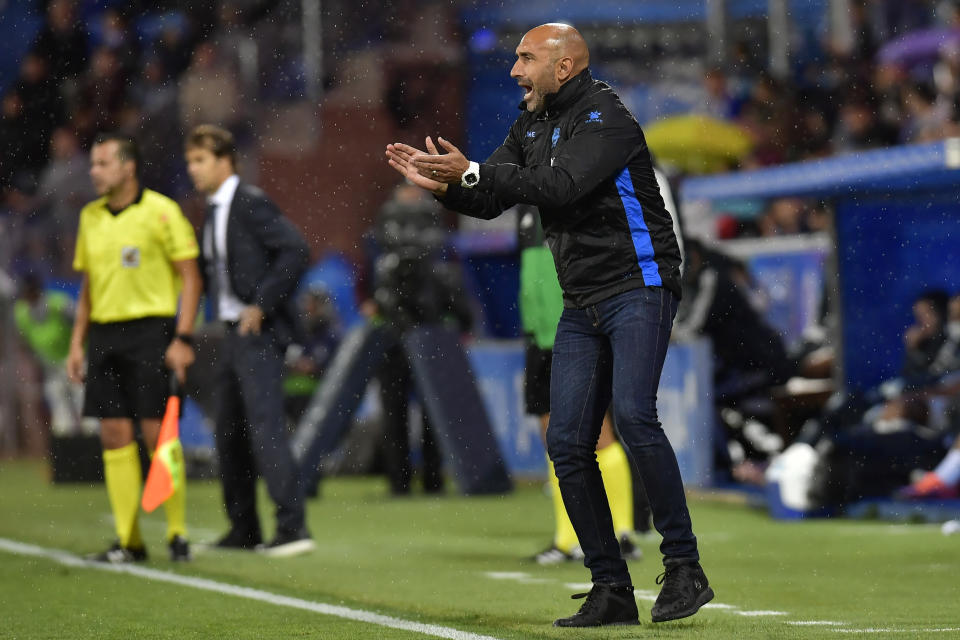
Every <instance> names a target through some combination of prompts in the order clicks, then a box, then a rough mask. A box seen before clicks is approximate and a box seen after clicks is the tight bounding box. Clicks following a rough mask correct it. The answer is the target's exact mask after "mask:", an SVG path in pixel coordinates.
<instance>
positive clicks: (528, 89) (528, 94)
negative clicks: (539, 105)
mask: <svg viewBox="0 0 960 640" xmlns="http://www.w3.org/2000/svg"><path fill="white" fill-rule="evenodd" d="M518 84H519V85H520V88H521V89H523V99H524V100H529V99H530V98H532V97H533V87H532V86H531V85H529V84H523V83H522V82H521V83H518Z"/></svg>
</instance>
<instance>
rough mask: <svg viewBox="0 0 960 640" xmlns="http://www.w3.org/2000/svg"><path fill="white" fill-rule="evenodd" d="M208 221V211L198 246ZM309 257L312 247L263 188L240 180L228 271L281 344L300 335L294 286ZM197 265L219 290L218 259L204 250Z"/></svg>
mask: <svg viewBox="0 0 960 640" xmlns="http://www.w3.org/2000/svg"><path fill="white" fill-rule="evenodd" d="M212 222H213V221H212V216H208V219H207V220H206V221H205V222H204V225H203V238H202V242H201V244H200V246H201V247H204V248H205V247H206V246H207V236H208V234H212V233H213V224H212ZM210 241H211V242H212V241H213V238H212V237H211V238H210ZM309 260H310V250H309V248H308V246H307V241H306V240H305V239H304V238H303V235H302V234H301V233H300V231H299V230H298V229H297V228H296V227H295V226H294V225H293V223H291V222H290V221H289V220H287V219H286V218H285V217H284V216H283V213H282V212H281V211H280V209H279V208H277V205H275V204H274V203H273V201H272V200H270V198H269V197H268V196H267V194H265V193H264V192H263V191H261V190H260V189H258V188H257V187H254V186H252V185H249V184H246V183H243V182H241V183H240V184H239V185H238V186H237V192H236V194H234V196H233V202H232V203H231V204H230V217H229V219H228V222H227V273H228V275H229V277H230V284H231V286H232V287H233V292H234V293H235V294H236V295H237V297H238V298H240V301H241V302H243V303H244V304H255V305H257V306H258V307H260V308H261V309H263V313H264V331H269V332H271V333H272V334H273V336H274V338H275V339H276V340H277V342H278V343H279V344H280V345H286V344H289V343H290V342H293V341H296V340H297V339H298V338H299V322H298V320H297V312H296V306H295V301H294V299H293V292H294V289H296V286H297V283H298V282H299V281H300V277H301V276H302V275H303V273H304V271H306V269H307V265H308V263H309ZM200 269H201V273H202V275H203V284H204V290H205V291H206V292H207V295H208V296H215V295H217V292H216V281H217V280H216V265H215V264H213V262H212V261H210V260H207V257H206V255H205V253H204V252H203V251H201V252H200ZM213 303H214V305H216V300H215V299H214V301H213ZM214 308H216V307H214Z"/></svg>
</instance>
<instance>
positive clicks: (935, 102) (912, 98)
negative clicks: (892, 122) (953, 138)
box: [900, 82, 953, 143]
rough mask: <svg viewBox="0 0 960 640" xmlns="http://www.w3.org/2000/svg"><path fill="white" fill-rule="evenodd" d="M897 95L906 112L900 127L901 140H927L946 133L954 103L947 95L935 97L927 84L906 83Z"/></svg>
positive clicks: (934, 92) (938, 138)
mask: <svg viewBox="0 0 960 640" xmlns="http://www.w3.org/2000/svg"><path fill="white" fill-rule="evenodd" d="M900 96H901V100H902V102H903V113H904V115H905V116H906V123H905V124H904V125H903V128H902V129H901V131H900V140H901V142H904V143H919V142H930V141H933V140H940V139H942V138H944V137H945V136H946V135H947V125H948V124H949V122H950V116H951V115H952V114H953V108H952V107H953V105H952V104H951V102H950V101H949V100H947V99H940V98H938V96H937V92H936V90H935V89H934V88H933V87H932V86H931V85H930V84H928V83H926V82H914V83H912V84H907V85H906V86H904V87H903V88H902V89H901V94H900Z"/></svg>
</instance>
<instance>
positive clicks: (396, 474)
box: [364, 183, 472, 496]
mask: <svg viewBox="0 0 960 640" xmlns="http://www.w3.org/2000/svg"><path fill="white" fill-rule="evenodd" d="M446 236H447V233H446V230H445V229H444V228H443V227H442V226H441V220H440V212H439V210H438V207H437V205H436V203H435V202H434V200H433V198H430V197H429V196H425V194H424V192H423V191H422V190H420V189H419V188H417V187H415V186H413V185H411V184H408V183H403V184H400V185H399V186H398V187H397V188H396V190H395V191H394V194H393V197H392V198H391V199H390V200H389V201H387V203H386V204H384V206H383V207H382V209H381V210H380V213H379V215H378V216H377V220H376V223H375V227H374V240H375V243H376V246H377V250H378V252H379V255H378V257H377V258H376V260H375V262H374V266H373V292H374V293H373V300H372V301H368V303H366V304H365V305H364V310H365V312H366V313H367V315H370V316H373V317H374V318H375V321H376V322H381V323H382V324H383V326H384V327H385V328H386V329H387V334H388V340H389V342H390V346H389V347H388V349H387V352H386V355H385V356H384V361H383V363H382V365H381V367H380V370H379V373H378V376H377V377H378V378H379V380H380V398H381V403H382V405H383V434H384V438H383V461H384V467H385V471H386V475H387V479H388V480H389V483H390V491H391V493H392V494H393V495H397V496H400V495H407V494H409V493H410V483H411V476H412V468H411V464H410V434H409V425H408V417H407V414H408V400H409V395H410V391H411V387H412V377H411V371H410V365H409V362H408V361H407V355H406V354H405V352H404V349H403V345H402V337H403V334H404V332H406V331H408V330H409V329H412V328H414V327H417V326H420V325H424V324H434V325H437V324H442V325H447V326H451V327H453V328H455V329H456V330H458V331H460V332H463V331H468V330H469V329H470V326H471V324H472V318H471V311H470V308H469V304H468V302H467V299H466V296H465V294H464V292H463V286H462V276H461V273H460V270H459V269H458V267H457V265H455V264H453V263H450V262H446V261H444V260H443V257H444V256H443V253H444V251H443V250H444V248H445V245H446V239H447V238H446ZM421 404H422V403H421ZM422 413H423V429H422V438H421V442H422V452H423V488H424V491H426V492H427V493H440V492H442V491H443V477H442V475H441V457H440V452H439V449H438V446H437V441H436V438H435V433H434V429H433V428H432V427H431V425H430V421H429V419H428V417H427V413H426V410H425V409H424V410H423V412H422Z"/></svg>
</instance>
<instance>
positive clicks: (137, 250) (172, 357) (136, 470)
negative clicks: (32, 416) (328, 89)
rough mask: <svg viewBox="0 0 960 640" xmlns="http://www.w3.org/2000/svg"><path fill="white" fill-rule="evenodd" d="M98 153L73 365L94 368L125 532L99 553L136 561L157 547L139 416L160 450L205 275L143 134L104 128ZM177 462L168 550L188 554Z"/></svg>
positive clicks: (83, 236)
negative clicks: (146, 166)
mask: <svg viewBox="0 0 960 640" xmlns="http://www.w3.org/2000/svg"><path fill="white" fill-rule="evenodd" d="M90 160H91V166H90V178H91V180H92V182H93V186H94V189H95V190H96V192H97V195H99V196H100V197H99V198H98V199H97V200H94V201H93V202H91V203H89V204H88V205H87V206H85V207H84V208H83V210H82V211H81V212H80V226H79V230H78V232H77V245H76V254H75V256H74V260H73V267H74V269H76V270H77V271H81V272H83V274H84V275H83V284H82V286H81V289H80V299H79V301H78V303H77V311H76V317H75V320H74V325H73V334H72V336H71V341H70V352H69V355H68V356H67V372H68V374H69V375H70V378H71V379H73V380H75V381H81V380H83V379H84V377H86V391H85V396H84V406H83V415H85V416H91V417H97V418H100V439H101V442H102V444H103V449H104V451H103V467H104V479H105V480H106V485H107V493H108V495H109V497H110V508H111V510H112V511H113V518H114V524H115V526H116V533H117V541H116V542H115V543H114V544H113V545H112V546H111V547H110V548H109V549H107V550H106V551H104V552H102V553H99V554H96V555H93V556H91V557H90V558H91V559H94V560H99V561H102V562H111V563H126V562H135V561H141V560H145V559H146V557H147V552H146V547H145V545H144V543H143V539H142V538H141V536H140V528H139V524H138V514H139V507H140V493H141V489H142V481H143V475H142V470H141V466H140V457H139V454H138V451H137V444H136V442H135V441H134V430H133V423H134V421H135V420H137V421H139V423H140V427H141V430H142V432H143V437H144V441H145V442H146V444H147V447H148V448H149V449H150V451H151V452H152V451H153V450H154V448H155V447H156V444H157V437H158V435H159V432H160V422H161V418H162V416H163V411H164V406H165V403H166V398H167V395H168V390H169V376H170V372H171V370H172V371H173V372H174V374H175V375H176V376H177V378H179V379H180V380H181V381H182V380H183V379H184V377H185V375H186V370H187V367H189V366H190V365H191V364H192V363H193V360H194V353H193V346H192V338H191V333H192V330H193V325H194V319H195V318H196V313H197V303H198V300H199V297H200V290H201V283H200V282H201V281H200V272H199V270H198V269H197V260H196V258H197V253H198V248H197V239H196V236H195V235H194V232H193V227H192V226H191V225H190V223H189V222H188V221H187V219H186V218H185V217H184V215H183V212H182V211H181V210H180V207H179V206H178V205H177V203H176V202H174V201H173V200H171V199H170V198H167V197H166V196H163V195H161V194H159V193H157V192H156V191H151V190H150V189H144V188H143V187H141V185H140V180H139V178H138V175H137V173H138V167H139V161H140V156H139V152H138V149H137V145H136V142H135V141H134V140H133V139H131V138H128V137H126V136H122V135H117V134H101V135H100V136H98V137H97V139H96V141H95V142H94V144H93V147H92V148H91V150H90ZM181 289H182V293H181ZM178 295H179V298H180V313H179V316H178V315H177V298H178ZM87 341H88V345H87V356H88V358H87V359H88V366H87V372H86V376H84V372H83V363H84V343H85V342H87ZM178 452H179V450H178ZM179 453H180V458H181V460H182V452H179ZM178 466H179V470H178V475H179V477H178V478H175V479H174V486H175V487H177V488H176V491H175V492H174V494H173V496H171V497H170V498H169V499H167V501H166V502H164V507H165V509H166V515H167V543H168V545H169V549H170V558H171V559H172V560H175V561H183V560H189V559H190V546H189V544H188V542H187V530H186V515H185V512H186V498H185V495H184V489H185V486H186V482H185V478H184V477H183V476H184V470H183V465H182V464H181V465H178Z"/></svg>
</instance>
